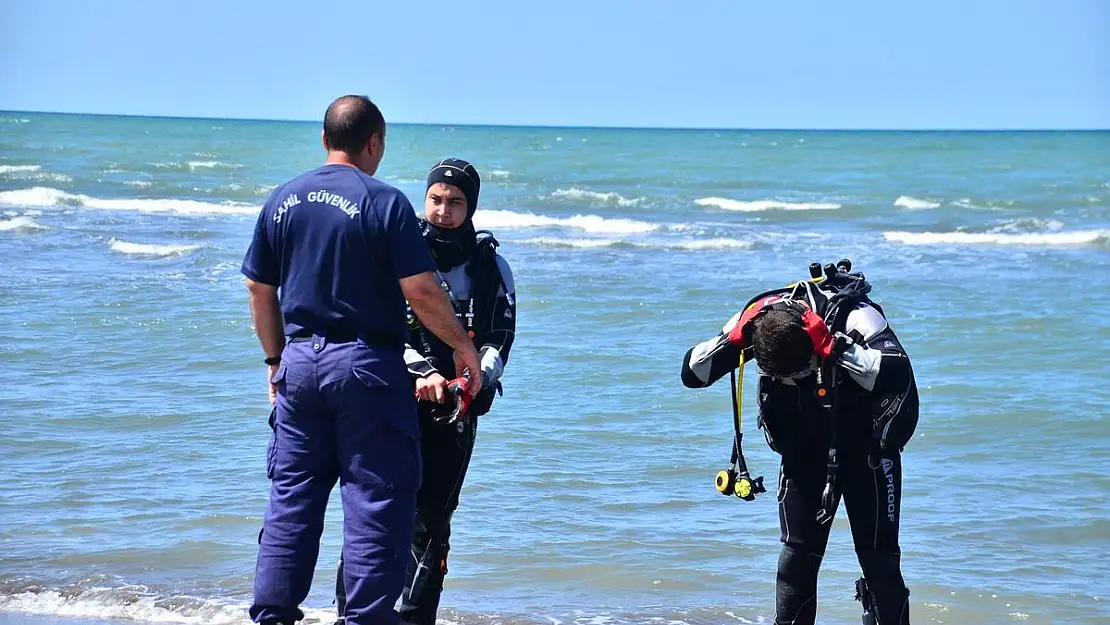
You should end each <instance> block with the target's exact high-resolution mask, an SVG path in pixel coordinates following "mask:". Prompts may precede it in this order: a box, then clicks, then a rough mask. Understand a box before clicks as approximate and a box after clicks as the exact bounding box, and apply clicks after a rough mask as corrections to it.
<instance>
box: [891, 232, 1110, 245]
mask: <svg viewBox="0 0 1110 625" xmlns="http://www.w3.org/2000/svg"><path fill="white" fill-rule="evenodd" d="M883 237H885V238H886V240H887V241H892V242H894V243H903V244H906V245H1028V246H1043V245H1091V244H1094V243H1104V244H1105V243H1110V230H1073V231H1070V232H1024V233H1010V232H998V231H996V232H963V231H957V232H902V231H890V232H884V233H883Z"/></svg>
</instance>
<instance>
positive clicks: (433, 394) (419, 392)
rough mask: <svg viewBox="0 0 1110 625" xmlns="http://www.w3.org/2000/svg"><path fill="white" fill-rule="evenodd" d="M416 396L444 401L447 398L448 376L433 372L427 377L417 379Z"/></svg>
mask: <svg viewBox="0 0 1110 625" xmlns="http://www.w3.org/2000/svg"><path fill="white" fill-rule="evenodd" d="M416 396H417V397H418V398H419V399H423V400H424V401H430V402H435V403H437V404H442V403H444V400H446V399H447V378H445V377H443V376H442V375H440V374H438V373H433V374H431V375H429V376H428V377H426V378H419V379H417V380H416Z"/></svg>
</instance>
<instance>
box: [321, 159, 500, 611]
mask: <svg viewBox="0 0 1110 625" xmlns="http://www.w3.org/2000/svg"><path fill="white" fill-rule="evenodd" d="M480 190H481V178H480V177H479V175H478V171H477V170H476V169H475V168H474V166H473V165H471V164H470V163H468V162H466V161H463V160H459V159H454V158H448V159H444V160H442V161H440V162H439V163H436V165H435V166H434V167H432V169H431V171H429V172H428V181H427V187H426V190H425V197H424V219H422V220H420V221H419V225H420V227H421V229H422V232H423V234H424V240H425V242H427V244H428V248H429V250H431V252H432V257H433V258H434V259H435V262H436V266H437V268H438V274H439V279H440V285H441V286H442V287H443V289H444V290H445V291H447V294H448V296H449V297H450V299H451V301H452V302H453V303H454V305H455V312H456V314H457V315H458V318H459V320H460V321H461V322H462V325H463V328H464V329H465V330H466V331H467V332H468V334H469V335H470V337H471V338H472V339H473V340H474V346H475V347H476V348H477V349H478V353H479V357H480V359H481V367H482V382H483V386H482V390H481V391H480V392H479V393H478V394H477V396H475V397H474V398H473V400H472V401H471V402H470V404H469V406H468V407H467V408H466V412H465V414H464V416H463V418H461V419H459V420H457V421H454V422H451V421H450V420H449V419H448V420H445V419H444V417H447V416H449V415H450V414H451V412H452V410H453V409H454V408H455V405H454V403H453V400H452V399H451V398H450V394H449V388H448V386H449V382H450V381H449V380H448V379H447V378H445V377H444V375H443V374H444V373H446V374H447V375H451V373H450V372H452V371H454V370H455V367H454V364H453V352H452V350H451V348H450V347H449V346H448V345H446V344H445V343H443V341H441V340H440V339H439V338H438V337H436V336H435V335H434V334H432V333H431V332H429V331H427V330H426V329H425V328H423V327H422V326H421V325H420V321H419V319H418V318H417V317H416V316H415V315H414V314H412V312H411V310H410V311H409V331H410V339H409V342H408V344H406V346H405V363H406V365H407V366H408V370H409V373H410V374H411V375H412V377H413V378H414V380H415V384H416V393H417V398H418V400H419V401H418V406H419V413H420V429H421V455H422V457H423V482H422V484H421V486H420V490H419V492H418V493H417V504H416V505H417V515H416V516H417V518H416V532H415V536H414V539H413V543H412V558H411V560H410V561H409V566H408V571H407V577H406V583H405V589H404V591H403V592H402V593H401V606H400V610H399V612H400V615H401V618H402V619H403V620H404V621H405V622H406V623H414V624H419V625H434V623H435V621H436V612H437V611H438V609H439V600H440V595H441V594H442V592H443V579H444V577H445V576H446V574H447V552H448V551H449V549H450V537H451V517H452V515H453V514H454V512H455V509H456V508H457V507H458V505H459V491H460V489H461V488H462V484H463V480H464V479H465V477H466V471H467V468H468V466H469V465H470V456H471V453H472V452H473V449H474V441H475V436H476V434H477V426H478V417H479V416H481V415H483V414H485V413H487V412H488V411H489V409H490V407H491V405H492V404H493V399H494V394H495V393H497V394H500V392H501V382H500V379H501V375H502V373H503V372H504V368H505V364H506V363H507V362H508V359H509V352H510V350H511V349H512V345H513V339H514V336H515V333H516V292H515V287H514V284H513V274H512V270H511V269H510V267H509V264H508V262H506V261H505V259H504V258H503V257H502V256H501V255H500V254H498V253H497V252H496V248H497V245H498V244H497V241H496V239H494V238H493V235H492V234H491V233H489V232H487V231H484V230H483V231H477V230H475V228H474V222H473V217H474V211H475V210H476V209H477V208H478V193H479V191H480ZM464 392H465V391H464ZM339 566H340V568H339V576H338V577H337V584H336V603H337V608H338V612H339V614H340V615H342V614H343V609H344V603H345V598H344V596H343V585H342V583H341V580H342V577H343V568H342V567H343V563H342V561H340V563H339ZM339 622H342V618H340V621H339Z"/></svg>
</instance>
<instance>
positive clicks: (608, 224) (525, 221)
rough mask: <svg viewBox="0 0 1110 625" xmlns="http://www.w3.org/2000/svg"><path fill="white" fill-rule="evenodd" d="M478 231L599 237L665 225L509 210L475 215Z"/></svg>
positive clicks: (655, 228)
mask: <svg viewBox="0 0 1110 625" xmlns="http://www.w3.org/2000/svg"><path fill="white" fill-rule="evenodd" d="M474 225H475V226H477V227H478V228H490V229H495V228H503V229H513V228H549V227H555V228H574V229H578V230H585V231H586V232H592V233H598V234H606V233H607V234H634V233H641V232H651V231H653V230H658V229H660V228H661V227H662V226H660V225H658V224H651V223H648V222H645V221H637V220H635V219H607V218H605V217H598V216H597V215H575V216H573V217H548V216H547V215H537V214H535V213H516V212H513V211H506V210H485V211H477V212H476V213H474Z"/></svg>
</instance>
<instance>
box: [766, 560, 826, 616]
mask: <svg viewBox="0 0 1110 625" xmlns="http://www.w3.org/2000/svg"><path fill="white" fill-rule="evenodd" d="M820 568H821V556H820V555H818V554H815V553H809V552H805V551H801V550H798V549H794V548H793V547H790V546H783V548H782V552H780V553H779V566H778V580H777V585H776V595H777V596H776V598H775V604H776V605H775V608H776V609H775V623H776V624H778V623H790V624H794V623H798V624H802V623H813V621H814V620H815V619H816V618H817V573H818V571H819V570H820Z"/></svg>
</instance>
